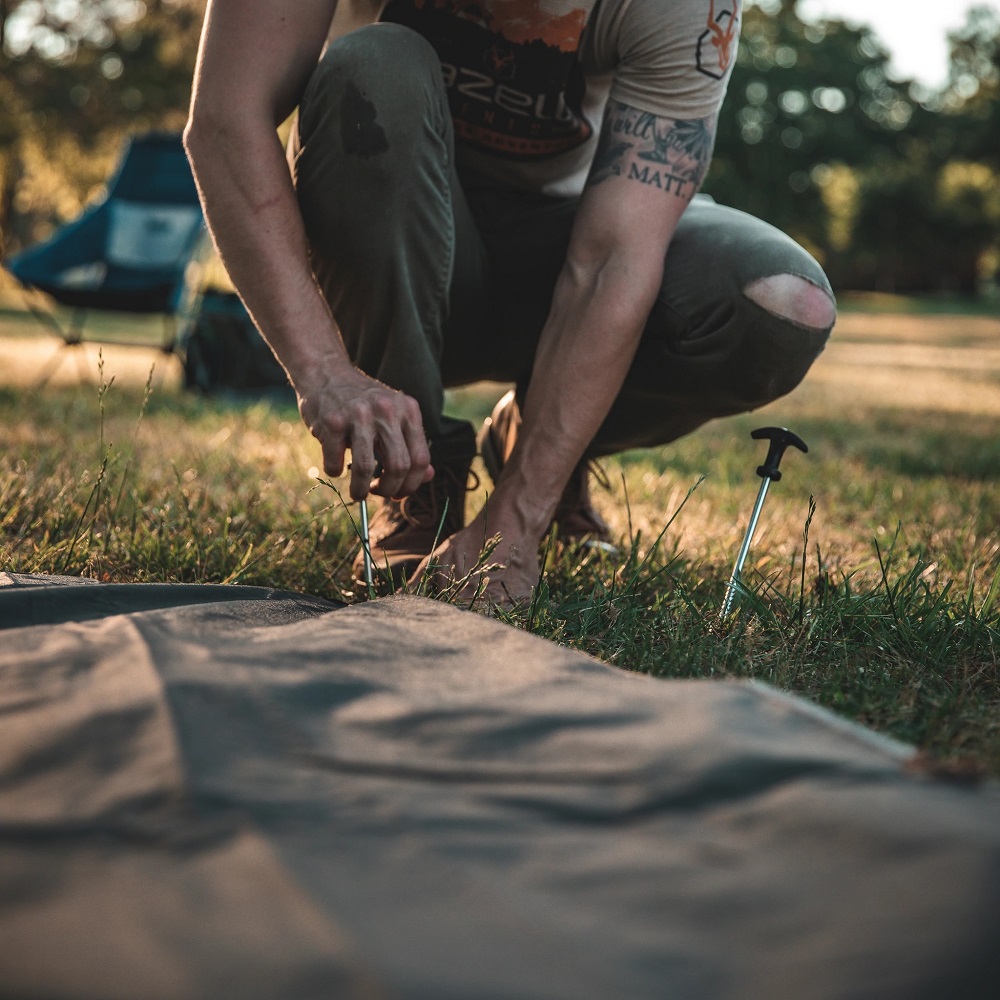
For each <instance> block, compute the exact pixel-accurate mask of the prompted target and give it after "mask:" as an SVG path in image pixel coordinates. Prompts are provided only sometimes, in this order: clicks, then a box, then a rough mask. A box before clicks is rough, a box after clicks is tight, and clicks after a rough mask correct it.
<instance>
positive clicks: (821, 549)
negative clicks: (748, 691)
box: [0, 320, 1000, 775]
mask: <svg viewBox="0 0 1000 1000" xmlns="http://www.w3.org/2000/svg"><path fill="white" fill-rule="evenodd" d="M0 326H2V320H0ZM0 332H2V331H0ZM942 336H943V337H945V336H958V337H959V338H960V337H961V336H962V334H961V331H958V332H957V333H956V331H955V330H953V329H951V328H950V327H949V328H948V329H947V330H945V332H944V333H943V334H942ZM846 339H847V340H849V338H846ZM151 356H152V354H151ZM837 364H839V362H838V359H837V357H836V356H835V352H834V349H833V348H831V358H830V365H831V367H830V369H829V371H830V372H834V373H836V371H838V369H837V367H836V366H837ZM980 374H981V371H980V370H979V368H976V372H975V377H976V378H978V377H979V375H980ZM836 377H839V376H836ZM845 377H847V376H845ZM971 377H973V376H970V378H971ZM829 379H833V380H834V382H835V381H836V379H835V378H834V375H830V376H829V377H828V379H827V381H828V382H829ZM814 381H815V387H814V388H810V387H809V383H808V382H807V384H806V385H805V386H804V387H803V388H802V389H801V390H799V391H798V392H797V393H796V394H794V395H793V397H791V398H790V399H789V400H787V401H784V402H783V403H782V404H780V405H778V404H775V406H773V407H771V408H769V409H768V410H767V411H766V412H764V413H762V414H755V415H747V416H745V417H739V418H734V419H732V420H728V421H725V422H719V423H715V424H710V425H708V426H706V427H705V428H703V429H702V430H700V431H699V432H697V433H696V434H694V435H691V436H690V437H689V438H687V439H685V440H683V441H681V442H678V443H676V444H675V445H673V446H671V447H668V448H664V449H657V450H653V451H648V452H641V453H640V452H637V453H628V454H626V455H623V456H620V457H619V458H617V459H614V460H610V461H608V462H607V463H605V465H606V471H607V472H608V475H609V479H610V482H611V487H612V488H611V490H610V492H604V491H599V492H598V494H597V502H598V505H599V507H600V508H601V510H602V512H603V513H605V515H606V516H607V517H608V519H609V520H610V521H611V523H612V525H613V527H614V528H615V529H616V531H618V532H619V533H620V534H621V536H622V539H623V545H622V550H621V555H620V556H618V557H616V558H610V557H607V556H602V555H599V554H596V553H593V552H588V551H580V550H565V549H562V548H561V547H559V546H558V545H552V546H550V547H549V549H548V551H547V556H546V565H545V572H544V576H543V581H542V584H541V586H540V588H539V590H538V592H537V593H536V597H535V600H534V601H533V602H532V604H531V606H530V607H529V608H526V609H524V610H521V611H517V612H510V613H504V612H499V613H498V614H500V616H501V617H503V618H504V619H505V620H506V621H508V622H509V623H510V624H512V625H514V626H516V627H520V628H526V629H529V630H530V631H532V632H534V633H536V634H538V635H541V636H544V637H546V638H549V639H553V640H555V641H556V642H559V643H563V644H565V645H568V646H572V647H574V648H576V649H579V650H582V651H584V652H587V653H590V654H592V655H594V656H597V657H599V658H601V659H603V660H605V661H606V662H608V663H611V664H615V665H618V666H621V667H624V668H627V669H631V670H636V671H643V672H647V673H651V674H654V675H656V676H662V677H705V678H709V677H715V678H718V677H739V678H758V679H761V680H764V681H767V682H769V683H772V684H775V685H777V686H779V687H781V688H783V689H786V690H789V691H794V692H796V693H798V694H800V695H802V696H804V697H806V698H808V699H810V700H812V701H814V702H816V703H818V704H821V705H825V706H827V707H829V708H832V709H834V710H836V711H838V712H841V713H843V714H844V715H846V716H849V717H850V718H853V719H857V720H859V721H861V722H863V723H865V724H867V725H870V726H873V727H874V728H876V729H878V730H879V731H881V732H883V733H886V734H888V735H891V736H894V737H896V738H898V739H902V740H905V741H907V742H911V743H914V744H916V745H917V746H918V747H920V748H921V749H923V750H925V751H926V752H927V753H928V754H929V755H931V756H932V757H933V758H934V759H936V760H937V761H939V762H942V763H943V765H945V766H950V767H952V768H958V769H967V770H971V771H973V772H986V773H990V774H993V775H1000V668H998V661H1000V656H998V653H1000V534H998V530H997V526H998V525H1000V489H998V479H1000V435H998V434H997V432H996V429H995V428H996V421H995V419H987V418H984V417H982V416H981V415H976V414H974V413H971V414H970V413H968V412H961V411H956V410H954V409H952V410H934V409H930V410H928V409H921V408H912V407H910V408H907V407H901V406H895V407H894V406H889V405H887V401H885V400H881V399H878V398H873V399H872V400H871V401H870V402H869V403H868V404H867V405H865V406H858V405H852V406H849V407H838V406H835V405H834V406H831V405H830V403H829V399H830V398H831V397H830V395H829V391H830V390H829V385H826V387H824V385H825V383H824V376H823V375H822V374H821V373H820V371H819V370H817V374H816V378H815V380H814ZM831 384H832V383H831ZM838 384H839V383H838ZM497 391H498V389H497V387H489V388H486V389H473V390H468V391H465V392H462V393H458V394H455V395H454V396H453V397H452V407H453V409H454V411H455V412H460V413H464V414H466V415H469V416H471V417H474V418H476V419H479V418H481V417H482V416H483V415H485V413H486V412H488V410H489V408H490V405H491V404H492V401H493V400H494V399H495V398H496V394H497ZM768 423H787V424H789V425H790V426H792V427H793V429H794V430H796V432H797V433H799V434H801V435H802V436H803V437H804V438H805V439H806V440H807V441H808V442H809V445H810V452H809V455H807V456H806V455H801V454H799V453H797V452H789V454H788V455H787V456H786V459H785V462H784V463H783V467H782V468H783V471H784V478H783V479H782V481H781V482H780V483H777V484H775V485H774V486H773V487H772V490H771V493H770V495H769V497H768V501H767V505H766V507H765V510H764V515H763V517H762V520H761V526H760V528H759V530H758V535H757V539H756V541H755V544H754V547H753V549H752V551H751V555H750V559H749V561H748V564H747V569H746V575H745V579H746V582H747V586H748V588H749V591H750V593H749V594H748V596H747V597H746V598H745V599H744V600H743V602H742V604H741V606H740V609H739V611H738V613H737V614H735V615H733V616H732V617H731V618H730V619H729V620H727V621H725V622H723V621H720V620H719V608H720V605H721V602H722V599H723V595H724V591H725V585H726V580H727V578H728V575H729V572H730V569H731V564H732V560H733V558H734V556H735V553H736V551H737V549H738V547H739V543H740V541H741V538H742V534H743V530H744V527H745V524H746V518H747V516H748V514H749V511H750V509H751V507H752V505H753V501H754V498H755V496H756V492H757V487H758V484H759V480H758V479H757V477H756V476H755V475H754V472H753V470H754V468H755V466H756V465H757V464H759V462H760V461H761V460H762V458H763V447H762V445H761V444H759V443H756V442H753V441H751V440H750V438H749V431H750V430H751V429H752V428H754V427H757V426H761V425H763V424H768ZM0 442H2V445H3V447H2V450H0V568H3V569H7V570H10V571H14V572H23V573H66V574H74V575H77V574H78V575H86V576H91V577H96V578H98V579H102V580H110V581H131V580H136V581H198V582H230V583H244V584H263V585H268V586H273V587H278V588H284V589H288V590H296V591H307V592H311V593H315V594H319V595H322V596H326V597H330V598H334V599H340V600H346V601H354V600H359V599H361V598H362V595H359V594H357V593H355V592H354V589H353V586H352V584H351V580H350V563H351V560H352V558H353V555H354V553H355V552H356V550H357V540H356V534H355V531H354V529H353V525H352V522H351V515H352V514H353V513H354V510H353V509H348V508H345V506H344V505H343V504H342V503H341V501H340V500H339V498H338V496H337V495H336V493H335V492H334V491H333V490H332V489H331V488H329V487H328V486H324V485H321V484H319V483H318V482H317V480H316V476H317V473H316V470H315V469H312V470H311V471H310V469H311V467H312V466H314V465H315V464H316V463H317V462H318V449H316V448H315V447H314V446H313V443H312V441H311V440H310V439H309V436H308V434H307V432H306V431H305V429H304V428H303V427H302V426H301V424H300V422H299V420H298V417H297V414H296V412H295V410H294V408H293V407H285V408H282V407H281V406H278V405H275V404H273V403H272V404H265V403H241V402H227V401H224V400H204V399H200V398H197V397H194V396H191V395H187V394H184V393H182V392H181V391H180V390H179V389H177V388H176V387H174V386H172V385H171V383H170V381H169V380H168V381H167V382H166V383H164V384H163V385H162V386H159V387H157V388H155V389H153V390H149V389H148V387H147V388H143V386H142V385H141V383H136V382H132V383H130V384H119V383H117V382H116V383H115V384H112V385H111V387H110V388H107V387H106V386H104V387H102V386H101V385H100V382H97V383H96V384H92V385H84V386H75V387H74V386H65V387H60V388H50V389H48V390H46V391H45V392H44V393H37V392H33V391H31V390H30V389H24V388H17V387H8V388H5V389H0ZM480 472H482V470H481V469H480ZM484 479H485V477H484ZM482 492H483V491H482V489H481V490H480V491H479V497H480V498H481V496H482ZM475 499H476V498H472V500H473V502H474V500H475ZM812 505H814V506H815V509H814V510H812V512H811V508H812Z"/></svg>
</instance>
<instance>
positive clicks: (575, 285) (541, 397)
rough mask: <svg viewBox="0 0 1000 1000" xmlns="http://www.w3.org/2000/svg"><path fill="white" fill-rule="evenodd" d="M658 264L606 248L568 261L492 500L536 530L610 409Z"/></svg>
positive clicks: (645, 310) (632, 352)
mask: <svg viewBox="0 0 1000 1000" xmlns="http://www.w3.org/2000/svg"><path fill="white" fill-rule="evenodd" d="M661 273H662V268H657V267H646V268H640V269H636V268H635V267H634V266H633V265H632V264H631V263H630V262H629V261H628V260H627V258H624V257H623V256H621V255H617V254H614V253H612V254H610V255H609V256H608V258H607V259H606V260H604V261H603V262H601V263H600V264H599V265H597V266H595V267H592V268H591V267H579V266H574V264H573V263H572V262H569V263H567V265H566V267H565V268H564V271H563V274H562V276H561V277H560V280H559V284H558V286H557V288H556V293H555V297H554V301H553V306H552V312H551V315H550V318H549V321H548V323H547V324H546V327H545V330H544V331H543V333H542V337H541V340H540V342H539V347H538V352H537V355H536V359H535V366H534V369H533V373H532V378H531V383H530V385H529V388H528V394H527V398H526V400H525V404H524V408H523V411H522V424H521V431H520V433H519V435H518V442H517V448H516V449H515V451H514V453H513V454H512V455H511V457H510V460H509V461H508V463H507V464H506V465H505V466H504V470H503V475H502V476H501V479H500V482H499V483H498V484H497V489H496V492H495V493H494V496H493V503H494V505H495V506H496V507H499V508H501V510H502V509H503V508H504V507H505V506H506V505H508V504H509V505H511V506H512V507H514V508H515V509H516V514H517V517H518V519H519V520H521V521H523V523H524V524H525V526H526V527H527V528H528V530H530V531H531V532H532V533H538V534H539V535H540V534H541V533H542V532H544V530H545V528H546V527H547V525H548V523H549V521H550V519H551V517H552V514H553V511H554V510H555V506H556V504H557V503H558V500H559V496H560V494H561V492H562V490H563V488H564V486H565V485H566V481H567V480H568V478H569V476H570V474H571V472H572V470H573V467H574V466H575V465H576V464H577V462H578V461H579V460H580V458H581V456H582V455H583V453H584V452H585V450H586V448H587V446H588V445H589V444H590V442H591V441H592V440H593V438H594V436H595V434H596V433H597V431H598V429H599V428H600V426H601V423H602V422H603V421H604V418H605V417H606V416H607V414H608V412H609V411H610V409H611V406H612V404H613V403H614V401H615V398H616V397H617V395H618V393H619V392H620V390H621V387H622V385H623V384H624V381H625V377H626V375H627V374H628V370H629V366H630V365H631V363H632V359H633V358H634V356H635V352H636V350H637V348H638V345H639V341H640V339H641V336H642V331H643V328H644V326H645V322H646V317H647V316H648V313H649V310H650V308H651V307H652V303H653V300H654V298H655V295H656V292H657V289H658V288H659V280H660V275H661Z"/></svg>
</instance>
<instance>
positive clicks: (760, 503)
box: [720, 476, 771, 618]
mask: <svg viewBox="0 0 1000 1000" xmlns="http://www.w3.org/2000/svg"><path fill="white" fill-rule="evenodd" d="M770 485H771V480H770V478H769V477H768V476H764V478H763V479H762V480H761V483H760V490H759V492H758V493H757V503H755V504H754V508H753V513H752V514H751V515H750V524H749V525H747V533H746V536H745V537H744V539H743V545H742V547H741V548H740V554H739V555H738V556H737V557H736V565H735V566H733V573H732V576H730V577H729V586H728V587H726V599H725V600H724V601H723V602H722V611H721V613H720V614H721V617H722V618H726V617H728V616H729V612H730V611H732V610H733V605H734V604H735V603H736V598H737V595H738V593H739V591H738V587H739V583H740V574H741V573H742V572H743V564H744V563H745V562H746V561H747V553H748V552H749V551H750V543H751V542H752V541H753V533H754V531H755V530H756V529H757V521H758V520H759V519H760V512H761V510H762V509H763V507H764V498H765V497H766V496H767V489H768V487H769V486H770Z"/></svg>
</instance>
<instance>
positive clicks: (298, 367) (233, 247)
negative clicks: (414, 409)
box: [185, 118, 350, 385]
mask: <svg viewBox="0 0 1000 1000" xmlns="http://www.w3.org/2000/svg"><path fill="white" fill-rule="evenodd" d="M185 143H186V146H187V149H188V155H189V157H190V159H191V163H192V167H193V169H194V173H195V178H196V180H197V182H198V187H199V190H200V192H201V196H202V201H203V204H204V207H205V213H206V218H207V220H208V225H209V229H210V231H211V233H212V237H213V240H214V241H215V244H216V247H217V248H218V250H219V254H220V256H221V258H222V260H223V263H224V264H225V266H226V269H227V270H228V272H229V275H230V276H231V278H232V280H233V283H234V284H235V286H236V288H237V290H238V291H239V293H240V295H241V296H242V298H243V299H244V301H245V302H246V304H247V307H248V309H249V310H250V313H251V315H252V316H253V318H254V320H255V322H256V323H257V325H258V327H259V328H260V330H261V332H262V333H263V334H264V336H265V338H266V339H267V341H268V343H269V344H270V346H271V347H272V348H273V350H274V351H275V353H276V354H277V355H278V358H279V359H280V360H281V362H282V364H283V365H284V366H285V368H286V370H287V371H288V373H289V375H290V377H291V378H292V381H293V383H295V384H296V385H298V384H299V383H300V382H302V381H304V380H307V379H308V378H309V377H310V376H311V374H312V373H315V372H316V371H317V370H319V369H322V370H324V371H330V370H331V368H332V370H338V369H341V368H345V367H349V366H350V361H349V359H348V357H347V353H346V351H345V350H344V347H343V343H342V341H341V339H340V335H339V333H338V331H337V327H336V324H335V323H334V320H333V317H332V316H331V315H330V311H329V308H328V307H327V304H326V301H325V300H324V298H323V296H322V294H321V292H320V290H319V288H318V287H317V285H316V282H315V279H314V278H313V275H312V271H311V268H310V266H309V259H308V252H307V245H306V238H305V232H304V227H303V225H302V219H301V215H300V214H299V209H298V203H297V201H296V198H295V193H294V190H293V188H292V183H291V178H290V175H289V171H288V168H287V165H286V163H285V159H284V155H283V152H282V149H281V145H280V143H279V141H278V138H277V135H276V133H275V132H274V130H273V129H270V128H268V127H267V125H266V124H263V123H262V124H261V125H260V126H258V127H256V128H254V127H253V126H252V125H237V124H233V123H228V124H225V125H222V124H213V123H212V122H210V121H207V122H201V121H199V120H198V119H197V118H192V121H191V123H190V124H189V126H188V129H187V131H186V133H185Z"/></svg>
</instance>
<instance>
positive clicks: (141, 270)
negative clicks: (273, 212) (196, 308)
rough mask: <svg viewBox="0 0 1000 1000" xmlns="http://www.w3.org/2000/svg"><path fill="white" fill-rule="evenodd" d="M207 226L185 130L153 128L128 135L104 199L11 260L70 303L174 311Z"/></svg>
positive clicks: (29, 280)
mask: <svg viewBox="0 0 1000 1000" xmlns="http://www.w3.org/2000/svg"><path fill="white" fill-rule="evenodd" d="M202 230H203V226H202V213H201V206H200V203H199V201H198V191H197V188H196V187H195V182H194V176H193V175H192V173H191V167H190V165H189V164H188V160H187V156H186V154H185V152H184V146H183V144H182V142H181V137H180V135H177V134H173V133H167V132H151V133H149V134H147V135H143V136H136V137H133V138H131V139H129V140H128V141H127V143H126V145H125V147H124V150H123V153H122V157H121V161H120V163H119V166H118V168H117V170H116V172H115V174H114V176H113V177H112V178H111V180H110V181H109V182H108V190H107V194H106V195H105V197H104V198H103V199H102V200H101V201H99V202H98V203H96V204H94V205H92V206H91V207H90V208H88V209H87V210H86V211H85V212H84V213H83V214H82V215H81V216H80V217H79V218H78V219H76V220H75V221H73V222H70V223H67V224H66V225H65V226H62V227H60V228H59V229H58V230H56V232H55V233H54V234H53V235H52V236H51V237H50V238H49V239H48V240H46V241H45V242H43V243H40V244H38V245H37V246H33V247H30V248H29V249H27V250H25V251H23V252H22V253H20V254H15V255H14V256H13V257H11V258H10V259H9V260H8V261H6V262H5V266H6V267H7V269H8V270H9V271H10V272H11V274H13V275H14V277H15V278H17V280H18V281H20V282H21V284H22V285H25V286H26V287H28V288H35V289H39V290H40V291H43V292H45V293H46V294H48V295H51V296H52V297H53V298H54V299H55V300H56V301H57V302H60V303H62V304H63V305H67V306H74V307H77V308H83V309H108V310H113V311H114V310H117V311H123V312H137V313H173V312H175V311H176V310H177V308H178V306H179V303H180V300H181V298H182V296H183V291H184V272H185V269H186V267H187V265H188V263H189V261H190V260H191V258H192V256H193V255H194V254H195V252H196V250H197V248H198V245H199V242H200V240H201V235H202Z"/></svg>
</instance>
